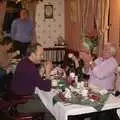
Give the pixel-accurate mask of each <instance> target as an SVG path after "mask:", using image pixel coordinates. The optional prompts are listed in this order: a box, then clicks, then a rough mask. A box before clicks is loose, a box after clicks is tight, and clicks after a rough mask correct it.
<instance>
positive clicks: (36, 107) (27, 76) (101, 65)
mask: <svg viewBox="0 0 120 120" xmlns="http://www.w3.org/2000/svg"><path fill="white" fill-rule="evenodd" d="M5 41H8V40H4V41H3V42H1V44H0V56H1V57H0V67H1V68H2V69H3V70H5V71H7V70H8V68H9V67H10V65H11V64H10V61H11V60H12V59H13V58H14V57H16V55H17V53H16V52H10V49H11V48H12V42H5ZM43 53H44V49H43V47H42V46H41V44H39V43H34V44H32V45H30V46H29V48H28V50H27V56H26V57H24V58H21V61H20V62H19V63H18V64H17V66H16V70H15V73H14V74H13V77H12V80H11V82H10V91H9V92H10V93H11V94H15V95H20V96H21V95H31V96H33V99H31V100H28V102H27V103H25V104H20V105H18V106H17V110H18V112H23V113H26V112H27V113H28V112H37V111H47V109H46V108H45V107H44V105H43V104H42V102H41V101H40V99H38V98H37V97H36V96H35V95H34V90H35V87H36V86H38V87H39V89H41V90H44V91H50V90H51V88H52V86H51V80H49V75H50V72H51V70H52V69H53V65H52V62H51V61H47V62H45V64H44V68H45V76H46V80H43V79H42V76H40V74H39V69H38V67H37V66H36V65H37V64H40V63H41V60H42V59H43ZM115 54H116V49H115V47H113V46H112V44H110V43H108V44H105V46H104V50H103V54H102V56H101V57H98V58H97V59H95V60H94V61H93V59H92V56H91V55H90V54H88V53H87V52H79V57H78V58H75V57H73V56H72V57H71V59H72V60H73V61H74V63H75V66H76V69H77V68H78V67H79V61H80V60H81V59H82V61H84V65H83V66H82V71H83V72H84V73H85V74H87V75H89V76H90V77H89V80H88V83H89V87H93V86H97V87H99V88H104V89H107V90H113V89H114V81H115V73H116V68H117V66H118V64H117V62H116V60H115ZM65 68H67V67H65ZM0 75H1V71H0Z"/></svg>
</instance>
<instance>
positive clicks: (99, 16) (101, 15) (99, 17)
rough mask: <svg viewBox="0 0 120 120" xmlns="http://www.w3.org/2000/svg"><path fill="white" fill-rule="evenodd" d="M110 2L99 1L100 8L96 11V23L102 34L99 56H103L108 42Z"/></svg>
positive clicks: (105, 0) (107, 0)
mask: <svg viewBox="0 0 120 120" xmlns="http://www.w3.org/2000/svg"><path fill="white" fill-rule="evenodd" d="M109 2H110V1H109V0H98V7H97V9H96V11H97V12H96V15H95V21H96V25H97V31H98V32H99V34H101V38H100V40H99V55H101V54H102V49H103V44H104V43H107V41H108V30H109V26H108V15H109Z"/></svg>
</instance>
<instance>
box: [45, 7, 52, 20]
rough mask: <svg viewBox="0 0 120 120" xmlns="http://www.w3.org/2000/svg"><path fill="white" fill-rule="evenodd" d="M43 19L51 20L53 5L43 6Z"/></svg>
mask: <svg viewBox="0 0 120 120" xmlns="http://www.w3.org/2000/svg"><path fill="white" fill-rule="evenodd" d="M44 18H45V19H52V18H53V5H44Z"/></svg>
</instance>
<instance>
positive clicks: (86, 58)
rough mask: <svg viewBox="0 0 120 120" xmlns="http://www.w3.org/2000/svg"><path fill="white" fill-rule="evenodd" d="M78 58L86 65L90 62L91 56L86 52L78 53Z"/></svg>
mask: <svg viewBox="0 0 120 120" xmlns="http://www.w3.org/2000/svg"><path fill="white" fill-rule="evenodd" d="M79 58H80V59H82V60H83V61H84V62H85V64H87V65H88V64H89V63H90V62H91V61H92V56H91V55H90V54H88V53H86V52H80V53H79Z"/></svg>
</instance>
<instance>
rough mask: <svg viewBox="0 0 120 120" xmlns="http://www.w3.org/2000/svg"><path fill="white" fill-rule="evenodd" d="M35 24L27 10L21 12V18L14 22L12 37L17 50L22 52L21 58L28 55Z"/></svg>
mask: <svg viewBox="0 0 120 120" xmlns="http://www.w3.org/2000/svg"><path fill="white" fill-rule="evenodd" d="M33 32H34V27H33V22H32V20H31V19H30V17H29V12H28V10H27V9H25V8H23V9H22V10H21V11H20V18H18V19H16V20H14V21H13V23H12V26H11V37H12V39H13V40H14V45H15V49H17V50H20V56H21V57H23V56H25V55H26V50H27V48H28V46H29V44H30V43H31V42H32V40H33Z"/></svg>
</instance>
